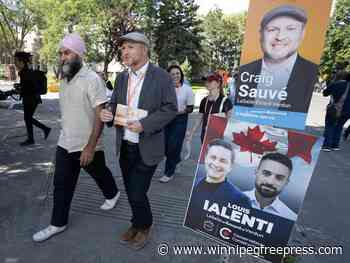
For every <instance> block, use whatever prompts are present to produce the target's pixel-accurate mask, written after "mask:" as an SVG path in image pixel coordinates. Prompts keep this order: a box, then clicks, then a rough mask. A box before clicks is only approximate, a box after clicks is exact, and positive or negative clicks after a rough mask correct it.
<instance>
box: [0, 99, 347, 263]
mask: <svg viewBox="0 0 350 263" xmlns="http://www.w3.org/2000/svg"><path fill="white" fill-rule="evenodd" d="M324 103H325V102H323V101H321V100H316V102H314V105H313V108H314V109H312V110H315V111H317V112H318V113H317V114H316V115H315V116H317V117H319V112H320V111H319V108H322V107H323V106H322V105H323V104H324ZM36 116H37V117H38V119H40V120H42V121H43V122H44V123H45V124H47V125H49V126H50V127H52V128H53V130H52V134H50V137H49V138H48V140H47V141H44V139H43V134H42V133H41V131H40V130H35V138H36V142H37V143H36V145H35V146H32V147H27V148H25V149H24V148H21V147H19V146H18V143H19V142H21V141H22V140H24V139H25V127H24V122H23V113H22V112H21V111H17V110H8V109H3V108H0V241H1V246H0V263H2V262H6V263H10V262H12V263H13V262H16V263H17V262H18V263H22V262H25V263H46V262H47V263H56V262H57V263H58V262H59V263H61V262H64V263H71V262H72V263H73V262H74V263H76V262H78V263H116V262H118V263H119V262H120V263H123V262H128V263H129V262H147V263H148V262H175V263H177V262H186V263H187V262H189V263H192V262H193V263H197V262H198V263H199V262H201V263H202V262H235V263H239V262H245V263H248V262H261V261H259V260H257V259H254V258H252V257H243V258H239V257H237V256H231V257H223V256H218V255H216V256H212V255H201V256H200V255H196V256H195V255H192V256H175V255H174V253H173V252H169V255H167V256H160V255H159V254H158V253H157V247H158V246H159V245H160V244H162V243H167V244H168V245H169V246H170V251H171V246H173V245H205V244H206V245H216V244H217V243H215V242H214V241H211V240H208V239H206V238H204V237H202V236H201V235H199V234H196V233H194V232H193V231H191V230H188V229H185V228H184V227H182V221H183V218H184V215H185V211H186V206H187V201H188V198H189V194H190V190H191V187H192V179H193V176H194V171H195V168H196V160H197V158H198V155H199V150H200V149H199V144H200V143H199V141H200V139H199V132H200V131H199V130H198V132H197V134H196V137H195V139H194V141H193V146H192V147H193V149H192V156H191V158H190V159H189V160H187V161H184V162H182V163H181V165H180V167H179V169H178V170H177V172H176V175H175V178H174V180H173V181H171V182H169V183H167V184H161V183H159V182H158V178H159V177H160V176H162V171H163V163H162V164H160V165H159V167H158V169H157V171H156V174H155V177H154V179H153V181H152V185H151V189H150V199H151V205H152V208H153V212H154V221H155V224H154V227H153V236H152V239H151V241H150V243H149V244H148V245H147V246H146V247H145V248H144V249H143V250H141V251H139V252H135V251H133V250H131V249H129V248H127V247H125V246H123V245H121V244H119V242H118V238H119V236H120V235H121V234H122V233H123V231H125V230H126V228H127V227H128V226H129V216H130V213H131V212H130V208H129V205H128V203H127V199H126V195H125V192H124V187H123V184H122V179H121V175H120V170H119V167H118V165H117V162H116V158H115V153H114V151H115V149H114V145H115V144H114V139H115V138H114V130H113V129H105V145H106V158H107V163H108V166H109V167H110V168H111V170H112V172H113V174H114V176H115V179H116V181H117V184H118V187H120V188H121V189H122V195H121V199H120V201H119V203H118V205H117V207H116V208H115V209H113V210H112V211H108V212H104V211H102V210H100V209H99V206H100V205H101V204H102V202H103V197H102V194H101V193H100V191H99V190H98V189H97V187H96V185H95V183H94V182H93V181H92V179H91V178H90V177H89V176H87V175H86V174H84V173H83V172H82V176H81V177H80V179H79V182H78V186H77V189H76V192H75V197H74V200H73V203H72V209H71V214H70V223H69V228H68V229H67V230H66V231H65V232H64V233H62V234H59V235H57V236H55V237H53V238H52V239H50V240H48V241H46V242H44V243H41V244H36V243H34V242H32V240H31V236H32V234H33V233H34V232H35V231H37V230H39V229H41V228H42V227H45V226H46V225H47V224H48V223H49V220H50V212H51V205H52V172H53V164H52V162H53V160H54V153H55V147H56V142H57V138H58V134H59V113H58V101H57V99H54V98H53V99H45V100H44V104H42V105H40V106H39V108H38V111H37V114H36ZM196 116H197V115H196V113H194V114H192V115H191V117H190V124H189V126H191V125H192V122H193V120H194V119H195V118H196ZM311 121H313V123H315V125H316V126H317V127H308V131H309V132H312V133H314V134H319V135H320V134H321V132H322V127H321V121H320V120H319V119H317V118H316V119H314V120H311ZM349 158H350V145H349V143H343V144H342V149H341V151H339V152H331V153H321V155H320V161H319V163H318V165H317V167H316V171H315V174H314V176H313V178H312V180H311V183H310V187H309V190H308V193H307V195H306V199H305V202H304V206H303V209H302V211H301V213H300V215H299V218H298V221H297V227H296V228H295V230H294V232H293V236H292V238H291V240H290V244H291V245H299V246H302V245H305V246H311V245H314V246H321V245H322V246H326V245H328V246H329V245H341V246H343V248H344V251H346V250H347V249H349V248H350V244H349V243H350V242H349V234H350V221H349V220H348V218H349V209H348V207H349V205H348V201H347V200H348V199H347V193H348V185H349V181H350V179H349V178H350V177H349V171H350V164H349V161H348V160H349ZM349 260H350V256H349V255H346V254H344V255H342V256H324V257H320V256H319V257H311V256H308V257H302V258H299V261H298V262H305V263H316V262H317V263H318V262H320V263H326V262H327V263H333V262H349Z"/></svg>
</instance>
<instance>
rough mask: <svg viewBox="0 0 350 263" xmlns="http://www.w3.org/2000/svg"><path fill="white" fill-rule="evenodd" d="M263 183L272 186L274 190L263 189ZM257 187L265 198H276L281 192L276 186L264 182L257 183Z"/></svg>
mask: <svg viewBox="0 0 350 263" xmlns="http://www.w3.org/2000/svg"><path fill="white" fill-rule="evenodd" d="M263 185H264V186H267V187H270V188H272V192H271V191H266V190H263V188H262V186H263ZM255 188H256V190H257V191H258V192H259V194H260V195H261V196H262V197H265V198H274V197H276V196H278V195H279V194H280V191H277V190H276V188H274V187H273V186H271V185H267V184H262V185H257V184H255Z"/></svg>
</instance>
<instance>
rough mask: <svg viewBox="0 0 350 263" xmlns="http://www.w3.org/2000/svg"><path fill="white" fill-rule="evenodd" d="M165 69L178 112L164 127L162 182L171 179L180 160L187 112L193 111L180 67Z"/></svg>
mask: <svg viewBox="0 0 350 263" xmlns="http://www.w3.org/2000/svg"><path fill="white" fill-rule="evenodd" d="M167 71H168V72H169V73H170V76H171V78H172V79H173V81H174V83H175V91H176V97H177V107H178V112H177V115H176V118H175V119H174V120H172V121H171V122H170V123H169V124H168V125H167V126H166V127H165V156H166V162H165V171H164V176H162V177H161V178H160V179H159V181H160V182H162V183H167V182H169V181H170V180H171V179H173V176H174V173H175V169H176V165H177V164H178V163H179V162H180V161H181V149H182V144H183V141H184V139H185V135H186V129H187V121H188V114H189V113H191V112H193V107H194V94H193V91H192V88H191V86H189V85H186V84H184V73H183V71H182V69H181V67H180V66H178V65H172V66H170V67H169V68H168V69H167Z"/></svg>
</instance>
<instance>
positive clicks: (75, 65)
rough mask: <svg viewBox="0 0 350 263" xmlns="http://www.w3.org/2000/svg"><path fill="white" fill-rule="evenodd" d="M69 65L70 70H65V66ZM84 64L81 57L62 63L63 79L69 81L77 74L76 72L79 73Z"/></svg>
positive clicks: (61, 72)
mask: <svg viewBox="0 0 350 263" xmlns="http://www.w3.org/2000/svg"><path fill="white" fill-rule="evenodd" d="M64 66H68V67H69V69H68V71H66V72H64V71H63V67H64ZM82 66H83V63H82V61H81V59H74V60H72V61H70V62H66V63H65V64H61V65H60V74H61V76H62V78H63V79H67V80H68V81H70V80H72V79H73V78H74V76H75V74H77V73H78V71H79V70H80V69H81V67H82Z"/></svg>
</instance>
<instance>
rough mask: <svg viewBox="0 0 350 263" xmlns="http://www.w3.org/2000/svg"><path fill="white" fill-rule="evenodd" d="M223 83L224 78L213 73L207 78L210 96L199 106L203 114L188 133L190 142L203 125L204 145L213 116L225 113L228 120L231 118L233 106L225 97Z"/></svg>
mask: <svg viewBox="0 0 350 263" xmlns="http://www.w3.org/2000/svg"><path fill="white" fill-rule="evenodd" d="M222 82H223V81H222V77H221V76H220V75H219V74H217V73H212V74H210V75H209V76H208V77H207V78H206V88H207V89H208V91H209V95H208V96H207V97H205V98H203V99H202V100H201V103H200V106H199V113H201V114H200V115H201V116H200V118H199V119H198V120H196V122H195V124H194V125H193V128H192V129H191V131H189V132H188V134H187V139H188V140H192V137H193V134H194V133H195V131H196V130H197V128H198V127H199V126H200V125H201V124H202V131H201V141H202V143H203V141H204V136H205V132H206V129H207V125H208V119H209V116H210V115H211V114H218V113H225V116H226V117H227V118H229V117H230V116H231V110H232V107H233V105H232V102H231V101H230V100H229V99H228V98H227V97H225V95H224V92H223V88H222Z"/></svg>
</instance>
